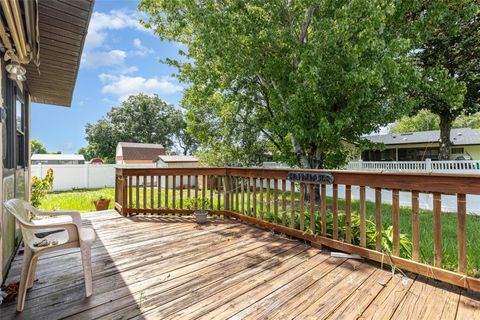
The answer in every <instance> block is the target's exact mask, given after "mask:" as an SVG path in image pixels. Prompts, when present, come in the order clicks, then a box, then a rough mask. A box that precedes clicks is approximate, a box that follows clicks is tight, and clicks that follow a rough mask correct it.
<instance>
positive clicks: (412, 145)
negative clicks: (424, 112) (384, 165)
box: [362, 128, 480, 161]
mask: <svg viewBox="0 0 480 320" xmlns="http://www.w3.org/2000/svg"><path fill="white" fill-rule="evenodd" d="M366 138H367V139H369V140H370V141H372V142H374V143H381V144H383V145H384V146H385V149H384V150H366V151H363V152H362V160H364V161H423V160H425V159H431V160H438V154H439V140H440V130H433V131H420V132H412V133H389V134H383V135H372V136H368V137H366ZM450 140H451V141H452V147H451V160H455V159H462V160H463V159H471V160H479V159H480V130H476V129H470V128H461V129H452V131H451V133H450Z"/></svg>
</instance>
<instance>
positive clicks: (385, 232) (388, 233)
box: [266, 211, 412, 258]
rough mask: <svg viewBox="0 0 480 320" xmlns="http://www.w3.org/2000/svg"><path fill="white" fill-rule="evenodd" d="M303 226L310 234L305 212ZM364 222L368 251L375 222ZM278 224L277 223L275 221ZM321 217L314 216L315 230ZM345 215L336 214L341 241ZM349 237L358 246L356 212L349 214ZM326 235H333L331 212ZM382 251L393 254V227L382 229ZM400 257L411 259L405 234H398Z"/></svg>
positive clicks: (372, 245) (268, 217) (271, 217)
mask: <svg viewBox="0 0 480 320" xmlns="http://www.w3.org/2000/svg"><path fill="white" fill-rule="evenodd" d="M304 218H305V221H304V224H305V227H306V231H307V232H310V213H309V212H307V211H305V213H304ZM266 220H267V221H269V222H275V217H274V215H273V214H271V213H270V214H266ZM365 221H366V229H365V231H366V245H367V248H369V249H375V245H376V237H377V231H376V229H375V222H374V221H372V220H370V219H369V218H366V219H365ZM277 223H278V221H277ZM321 224H322V221H321V217H320V214H319V213H318V212H317V213H316V214H315V230H321ZM287 225H290V217H287ZM346 225H347V224H346V215H345V213H344V212H339V213H338V237H339V239H341V240H345V239H346V234H347V228H346ZM350 226H351V237H352V243H353V244H355V245H360V215H359V213H358V212H357V211H354V212H352V214H351V221H350ZM295 228H296V229H300V213H298V212H296V213H295ZM327 234H330V235H331V234H333V214H332V212H330V211H328V212H327ZM381 243H382V250H383V251H384V252H387V253H389V254H393V226H391V225H384V226H383V228H382V242H381ZM400 256H401V257H404V258H411V257H412V242H411V241H410V239H409V237H408V235H407V234H403V233H401V234H400Z"/></svg>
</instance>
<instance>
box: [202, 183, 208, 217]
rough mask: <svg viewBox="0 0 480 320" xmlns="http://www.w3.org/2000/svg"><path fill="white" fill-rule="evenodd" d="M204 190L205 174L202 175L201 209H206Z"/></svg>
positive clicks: (205, 185)
mask: <svg viewBox="0 0 480 320" xmlns="http://www.w3.org/2000/svg"><path fill="white" fill-rule="evenodd" d="M206 192H207V176H205V175H202V204H203V205H202V209H204V210H205V209H208V208H205V199H206Z"/></svg>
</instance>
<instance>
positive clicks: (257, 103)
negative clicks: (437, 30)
mask: <svg viewBox="0 0 480 320" xmlns="http://www.w3.org/2000/svg"><path fill="white" fill-rule="evenodd" d="M430 3H431V5H430V6H429V8H428V11H427V10H426V9H425V7H424V5H423V1H414V0H410V1H408V0H405V1H394V0H386V1H385V0H382V1H380V0H369V1H368V0H348V1H347V0H344V1H338V0H308V1H307V0H299V1H289V0H284V1H280V0H249V1H245V0H201V1H192V0H155V1H154V0H143V1H142V2H141V3H140V5H139V8H140V10H143V11H145V12H147V13H148V14H149V18H148V19H147V20H146V21H144V24H145V26H146V27H148V28H151V29H153V30H154V32H155V33H156V34H157V35H159V37H160V38H161V39H163V40H169V41H177V42H180V43H182V44H184V45H185V48H186V49H185V50H184V51H182V52H181V54H182V55H183V56H184V57H181V58H180V59H167V60H166V62H167V63H169V64H171V65H173V66H176V67H177V68H178V70H179V72H178V77H179V79H180V80H181V81H184V82H186V83H189V84H190V87H189V88H188V89H187V90H186V91H185V93H184V98H183V101H182V104H183V107H184V108H186V109H187V110H188V119H189V128H190V130H191V131H193V132H195V133H196V134H197V135H198V137H199V139H200V142H201V143H202V147H203V149H204V150H206V151H213V152H218V150H221V148H222V146H223V147H224V148H225V146H227V147H228V148H229V149H230V150H234V151H235V152H236V153H238V154H237V155H233V157H235V158H237V159H238V158H241V156H242V151H243V152H251V151H254V152H258V150H263V148H264V147H267V148H270V150H273V153H274V156H275V155H278V157H279V158H278V159H279V160H282V161H286V162H288V163H290V164H293V165H300V166H301V167H305V168H324V167H337V166H339V165H341V164H342V163H344V162H345V161H346V160H347V158H348V154H349V150H350V148H349V147H350V146H351V145H352V144H357V143H359V144H361V143H362V142H363V139H362V135H364V134H368V133H370V132H372V131H376V130H378V129H379V128H380V127H382V126H385V125H387V124H388V123H391V122H393V121H394V120H395V119H397V118H399V117H400V116H401V115H403V114H406V113H407V112H409V111H410V110H411V107H412V106H411V105H410V103H411V102H412V101H411V99H409V96H410V95H409V93H410V92H411V90H412V89H413V88H415V86H416V85H417V84H418V83H417V80H418V79H419V78H420V77H419V72H418V71H419V70H418V67H417V65H416V60H415V56H414V55H413V54H412V50H413V49H414V48H416V43H417V42H419V41H420V40H422V37H421V36H420V35H424V34H426V33H428V32H429V30H431V29H433V28H434V27H435V25H434V22H435V21H436V20H435V19H437V18H439V17H440V18H442V17H441V16H440V15H438V13H442V14H444V15H447V16H448V12H447V11H448V7H445V6H444V5H443V4H442V3H443V2H442V1H430ZM252 137H253V138H254V139H255V141H256V142H255V144H254V145H253V147H252V146H250V147H249V148H241V147H242V145H243V144H244V141H245V140H244V139H245V138H250V140H251V139H252Z"/></svg>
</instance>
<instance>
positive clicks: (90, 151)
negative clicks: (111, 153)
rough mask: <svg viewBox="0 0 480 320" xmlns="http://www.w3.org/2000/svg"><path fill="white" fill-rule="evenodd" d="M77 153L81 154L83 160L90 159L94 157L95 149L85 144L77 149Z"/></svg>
mask: <svg viewBox="0 0 480 320" xmlns="http://www.w3.org/2000/svg"><path fill="white" fill-rule="evenodd" d="M77 153H78V154H81V155H82V156H83V157H84V158H85V160H87V161H90V160H92V159H93V158H96V157H97V156H96V151H95V149H94V147H93V146H92V145H90V144H89V145H87V146H86V147H82V148H80V149H78V151H77Z"/></svg>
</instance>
